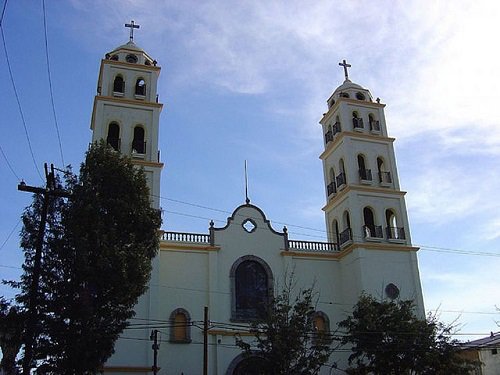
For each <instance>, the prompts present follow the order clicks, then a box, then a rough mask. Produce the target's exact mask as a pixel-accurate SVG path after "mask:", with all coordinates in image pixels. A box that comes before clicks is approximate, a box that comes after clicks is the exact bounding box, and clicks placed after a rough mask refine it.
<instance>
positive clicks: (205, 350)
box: [203, 306, 208, 375]
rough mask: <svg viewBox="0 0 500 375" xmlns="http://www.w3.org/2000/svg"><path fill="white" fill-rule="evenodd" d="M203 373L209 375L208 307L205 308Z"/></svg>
mask: <svg viewBox="0 0 500 375" xmlns="http://www.w3.org/2000/svg"><path fill="white" fill-rule="evenodd" d="M203 375H208V307H207V306H205V308H204V309H203Z"/></svg>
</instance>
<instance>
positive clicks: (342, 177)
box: [335, 172, 346, 186]
mask: <svg viewBox="0 0 500 375" xmlns="http://www.w3.org/2000/svg"><path fill="white" fill-rule="evenodd" d="M335 181H336V182H337V186H342V185H345V184H346V178H345V173H344V172H341V173H339V174H338V175H337V177H335Z"/></svg>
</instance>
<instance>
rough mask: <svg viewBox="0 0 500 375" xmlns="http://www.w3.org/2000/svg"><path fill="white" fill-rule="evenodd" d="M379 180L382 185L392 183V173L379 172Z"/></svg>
mask: <svg viewBox="0 0 500 375" xmlns="http://www.w3.org/2000/svg"><path fill="white" fill-rule="evenodd" d="M378 179H379V182H381V183H386V184H390V183H392V177H391V172H378Z"/></svg>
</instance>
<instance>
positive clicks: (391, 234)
mask: <svg viewBox="0 0 500 375" xmlns="http://www.w3.org/2000/svg"><path fill="white" fill-rule="evenodd" d="M385 222H386V225H387V227H386V232H387V238H388V239H390V240H404V239H405V238H406V235H405V230H404V227H398V221H397V218H396V214H395V213H394V211H393V210H391V209H387V210H385Z"/></svg>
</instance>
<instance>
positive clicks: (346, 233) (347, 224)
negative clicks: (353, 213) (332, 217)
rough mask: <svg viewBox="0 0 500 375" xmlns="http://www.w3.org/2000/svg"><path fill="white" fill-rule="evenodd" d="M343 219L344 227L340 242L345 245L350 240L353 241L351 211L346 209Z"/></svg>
mask: <svg viewBox="0 0 500 375" xmlns="http://www.w3.org/2000/svg"><path fill="white" fill-rule="evenodd" d="M342 221H343V226H344V229H343V231H342V232H341V233H340V235H339V244H340V245H343V244H345V243H346V242H348V241H352V230H351V218H350V215H349V211H347V210H346V211H344V213H343V214H342Z"/></svg>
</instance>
